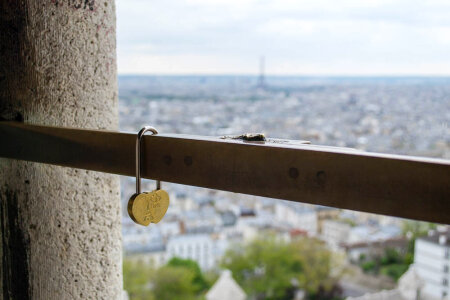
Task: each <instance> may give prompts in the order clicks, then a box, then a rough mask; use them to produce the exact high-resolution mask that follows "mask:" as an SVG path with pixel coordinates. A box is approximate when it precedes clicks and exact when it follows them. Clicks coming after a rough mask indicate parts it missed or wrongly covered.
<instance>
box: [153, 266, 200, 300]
mask: <svg viewBox="0 0 450 300" xmlns="http://www.w3.org/2000/svg"><path fill="white" fill-rule="evenodd" d="M194 277H195V273H194V272H192V271H191V270H189V269H187V268H184V267H182V268H180V267H171V266H164V267H162V268H160V269H158V271H157V272H156V274H155V277H154V279H153V281H152V285H153V293H154V295H155V299H158V300H172V299H186V300H190V299H195V298H196V291H195V286H194V285H193V284H192V282H193V280H194Z"/></svg>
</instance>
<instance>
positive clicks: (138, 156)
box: [136, 126, 161, 194]
mask: <svg viewBox="0 0 450 300" xmlns="http://www.w3.org/2000/svg"><path fill="white" fill-rule="evenodd" d="M148 131H151V132H152V135H153V134H157V133H158V131H157V130H156V129H155V128H154V127H152V126H145V127H144V128H142V129H141V130H140V131H139V133H138V134H137V139H136V194H140V193H141V139H142V137H143V136H144V134H145V133H146V132H148ZM156 189H157V190H160V189H161V182H160V181H159V180H157V181H156Z"/></svg>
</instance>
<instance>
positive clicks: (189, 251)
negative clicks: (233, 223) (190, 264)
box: [166, 234, 227, 270]
mask: <svg viewBox="0 0 450 300" xmlns="http://www.w3.org/2000/svg"><path fill="white" fill-rule="evenodd" d="M226 247H227V243H226V241H225V240H222V239H218V238H213V237H212V236H211V235H209V234H186V235H179V236H175V237H172V238H170V239H169V241H168V242H167V247H166V249H167V252H166V255H167V256H166V259H167V261H169V260H170V259H171V258H172V257H179V258H183V259H191V260H194V261H196V262H197V263H198V265H199V266H200V268H201V269H203V270H208V269H211V268H213V267H214V266H216V263H217V261H218V260H219V259H220V258H221V257H222V255H223V253H224V251H225V249H226Z"/></svg>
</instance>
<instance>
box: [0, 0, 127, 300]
mask: <svg viewBox="0 0 450 300" xmlns="http://www.w3.org/2000/svg"><path fill="white" fill-rule="evenodd" d="M115 33H116V32H115V4H114V1H113V0H103V1H95V0H22V1H13V0H4V1H1V4H0V118H1V119H2V120H16V121H20V122H25V123H30V124H42V125H54V126H65V127H66V126H67V127H78V128H94V129H109V130H117V129H118V104H117V76H116V75H117V74H116V45H115V43H116V42H115ZM7 142H8V141H0V147H1V144H2V143H7ZM0 201H1V205H0V209H1V242H0V245H1V249H0V250H1V252H2V253H1V255H2V260H1V267H0V272H1V273H0V274H1V276H0V285H1V290H2V292H1V295H2V296H3V297H2V298H3V299H119V298H120V297H121V293H122V261H121V259H122V258H121V255H122V249H121V224H120V199H119V178H118V176H115V175H110V174H103V173H98V172H92V171H85V170H79V169H71V168H63V167H56V166H50V165H44V164H38V163H30V162H24V161H15V160H10V159H3V158H2V159H0Z"/></svg>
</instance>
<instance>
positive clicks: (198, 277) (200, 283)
mask: <svg viewBox="0 0 450 300" xmlns="http://www.w3.org/2000/svg"><path fill="white" fill-rule="evenodd" d="M167 266H169V267H174V268H184V269H186V270H189V271H191V272H192V274H193V275H194V277H193V278H192V286H193V288H194V291H195V292H196V293H199V292H203V291H206V290H207V289H208V288H209V287H210V285H209V284H208V282H207V281H206V279H205V277H204V276H203V274H202V271H201V270H200V267H199V266H198V264H197V263H196V262H195V261H193V260H191V259H182V258H178V257H174V258H172V259H171V260H170V261H169V262H168V263H167Z"/></svg>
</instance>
